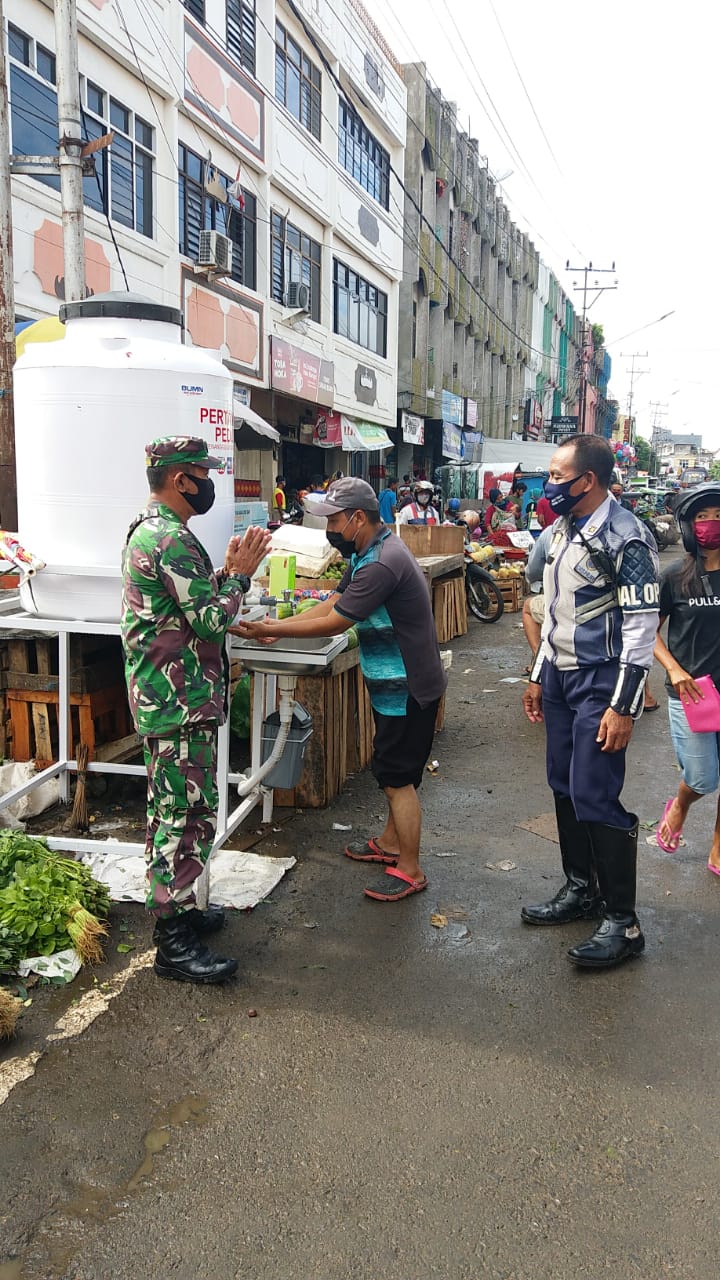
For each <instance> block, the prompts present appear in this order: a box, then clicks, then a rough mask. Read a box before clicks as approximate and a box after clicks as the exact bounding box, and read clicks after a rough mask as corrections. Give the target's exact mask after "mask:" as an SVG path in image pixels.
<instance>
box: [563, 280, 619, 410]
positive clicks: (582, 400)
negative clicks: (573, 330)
mask: <svg viewBox="0 0 720 1280" xmlns="http://www.w3.org/2000/svg"><path fill="white" fill-rule="evenodd" d="M565 270H566V271H572V272H574V271H577V272H580V271H582V273H583V283H582V285H579V284H578V285H575V284H574V285H573V289H574V290H575V291H576V292H577V291H578V290H580V289H582V295H583V310H582V328H581V338H580V342H581V353H580V388H579V392H578V431H579V432H581V433H583V432H584V431H585V417H586V409H587V383H588V373H587V366H588V357H587V313H588V311H589V310H590V307H592V306H593V305H594V304H595V303H596V302H597V300H598V298H599V297H600V294H601V293H605V292H606V290H608V289H617V287H618V282H617V280H616V281H615V283H614V284H603V285H601V284H599V282H598V281H597V280H594V281H593V283H592V285H591V286H590V287H591V289H594V290H597V292H596V293H595V297H594V298H593V300H592V302H591V303H590V306H588V300H587V295H588V276H589V275H614V274H615V263H614V262H613V264H612V266H611V267H593V264H592V262H589V263H588V264H587V266H586V267H571V266H570V259H569V258H568V260H567V262H566V263H565Z"/></svg>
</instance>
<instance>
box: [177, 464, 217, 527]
mask: <svg viewBox="0 0 720 1280" xmlns="http://www.w3.org/2000/svg"><path fill="white" fill-rule="evenodd" d="M182 474H183V475H184V476H185V479H186V480H192V482H193V484H194V485H197V493H188V492H187V491H186V490H183V498H184V499H185V501H186V502H188V503H189V504H190V506H191V507H192V509H193V511H194V512H195V513H196V514H197V515H199V516H204V515H205V513H206V512H207V511H209V510H210V508H211V506H212V504H213V502H214V501H215V485H214V484H213V482H212V480H210V479H209V478H204V479H202V480H198V478H197V476H190V475H188V473H187V471H183V473H182Z"/></svg>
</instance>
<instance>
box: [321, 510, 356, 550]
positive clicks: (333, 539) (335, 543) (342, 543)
mask: <svg viewBox="0 0 720 1280" xmlns="http://www.w3.org/2000/svg"><path fill="white" fill-rule="evenodd" d="M350 520H352V516H350V519H349V520H346V521H345V524H344V525H343V527H342V529H341V530H340V532H339V533H332V532H331V531H330V530H328V531H327V532H326V534H325V537H326V538H327V540H328V542H329V543H330V546H331V547H334V548H335V550H336V551H339V552H340V555H341V556H342V558H343V560H349V559H350V556H353V555H354V554H355V543H354V542H351V541H350V539H349V538H346V537H344V536H343V535H344V533H345V530H346V529H347V527H348V525H349V523H350Z"/></svg>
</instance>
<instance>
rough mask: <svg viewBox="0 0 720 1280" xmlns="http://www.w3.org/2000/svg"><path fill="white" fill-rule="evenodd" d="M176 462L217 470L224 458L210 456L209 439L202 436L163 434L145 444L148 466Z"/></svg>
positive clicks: (167, 465) (170, 464)
mask: <svg viewBox="0 0 720 1280" xmlns="http://www.w3.org/2000/svg"><path fill="white" fill-rule="evenodd" d="M174 463H180V464H181V465H182V464H183V463H184V464H185V465H186V466H191V467H208V468H209V469H212V470H217V469H218V468H219V467H221V466H222V465H223V460H222V458H212V457H211V456H210V454H209V453H208V447H207V441H206V440H202V439H201V438H200V436H161V437H160V439H159V440H151V442H150V444H146V445H145V466H146V467H169V466H172V465H173V464H174Z"/></svg>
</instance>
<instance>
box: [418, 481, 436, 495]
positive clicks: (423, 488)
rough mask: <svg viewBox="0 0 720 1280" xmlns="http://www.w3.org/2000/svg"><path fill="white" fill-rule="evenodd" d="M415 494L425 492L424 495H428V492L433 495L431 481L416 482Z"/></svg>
mask: <svg viewBox="0 0 720 1280" xmlns="http://www.w3.org/2000/svg"><path fill="white" fill-rule="evenodd" d="M415 492H416V493H421V492H424V493H428V492H430V493H432V492H433V487H432V484H431V483H430V481H429V480H416V482H415Z"/></svg>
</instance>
